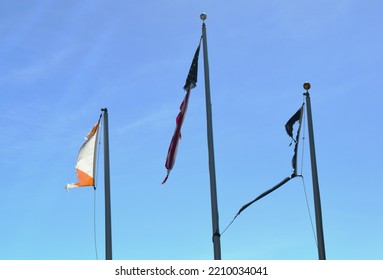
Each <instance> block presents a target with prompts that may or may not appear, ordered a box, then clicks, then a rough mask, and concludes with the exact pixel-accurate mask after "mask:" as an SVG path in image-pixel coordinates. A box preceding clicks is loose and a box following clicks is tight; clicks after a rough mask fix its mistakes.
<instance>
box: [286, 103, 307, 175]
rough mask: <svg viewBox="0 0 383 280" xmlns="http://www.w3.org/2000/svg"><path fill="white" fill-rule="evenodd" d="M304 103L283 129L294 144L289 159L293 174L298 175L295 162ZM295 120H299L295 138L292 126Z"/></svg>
mask: <svg viewBox="0 0 383 280" xmlns="http://www.w3.org/2000/svg"><path fill="white" fill-rule="evenodd" d="M304 105H305V104H302V106H301V108H299V110H298V111H297V112H296V113H295V114H294V115H293V116H292V117H291V118H290V119H289V120H288V121H287V123H286V124H285V129H286V132H287V134H288V135H289V136H290V137H291V139H292V140H293V141H294V142H295V146H294V155H293V158H292V160H291V164H292V166H293V174H294V175H298V166H297V165H298V164H297V154H298V144H299V135H300V131H301V126H302V117H303V108H304ZM296 122H299V126H298V129H297V134H296V136H295V138H294V137H293V127H294V124H295V123H296ZM290 145H291V144H290Z"/></svg>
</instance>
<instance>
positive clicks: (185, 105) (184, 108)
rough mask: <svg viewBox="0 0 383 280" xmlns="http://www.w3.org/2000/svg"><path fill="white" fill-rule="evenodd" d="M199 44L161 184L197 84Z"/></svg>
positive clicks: (170, 163)
mask: <svg viewBox="0 0 383 280" xmlns="http://www.w3.org/2000/svg"><path fill="white" fill-rule="evenodd" d="M200 46H201V41H200V43H199V45H198V47H197V50H196V52H195V54H194V57H193V61H192V64H191V66H190V70H189V73H188V76H187V78H186V82H185V85H184V90H186V95H185V98H184V100H183V101H182V103H181V106H180V112H179V113H178V116H177V118H176V128H175V130H174V133H173V137H172V140H171V142H170V146H169V149H168V155H167V157H166V162H165V167H166V169H167V174H166V177H165V179H164V180H163V181H162V184H165V182H166V181H167V179H168V177H169V174H170V171H171V170H172V168H173V166H174V163H175V160H176V155H177V150H178V143H179V141H180V139H181V127H182V124H183V122H184V119H185V115H186V111H187V108H188V104H189V97H190V91H191V89H192V88H195V87H196V85H197V74H198V57H199V50H200Z"/></svg>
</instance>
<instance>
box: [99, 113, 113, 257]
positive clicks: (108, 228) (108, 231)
mask: <svg viewBox="0 0 383 280" xmlns="http://www.w3.org/2000/svg"><path fill="white" fill-rule="evenodd" d="M101 111H102V112H103V113H104V180H105V181H104V182H105V187H104V188H105V259H106V260H111V259H112V218H111V207H110V170H109V134H108V109H107V108H104V109H101Z"/></svg>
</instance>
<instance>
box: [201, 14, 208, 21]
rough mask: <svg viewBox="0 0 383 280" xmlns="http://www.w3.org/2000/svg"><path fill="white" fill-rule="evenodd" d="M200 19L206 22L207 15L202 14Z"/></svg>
mask: <svg viewBox="0 0 383 280" xmlns="http://www.w3.org/2000/svg"><path fill="white" fill-rule="evenodd" d="M199 17H200V19H202V20H205V19H206V18H207V15H206V14H205V13H202V14H201V15H200V16H199Z"/></svg>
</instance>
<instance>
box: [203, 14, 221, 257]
mask: <svg viewBox="0 0 383 280" xmlns="http://www.w3.org/2000/svg"><path fill="white" fill-rule="evenodd" d="M200 18H201V20H202V21H203V23H202V38H203V58H204V67H205V69H204V72H205V93H206V121H207V144H208V149H209V172H210V196H211V214H212V225H213V244H214V259H215V260H220V259H221V234H220V232H219V222H218V203H217V186H216V178H215V162H214V144H213V121H212V113H211V98H210V80H209V61H208V57H207V38H206V25H205V19H206V18H207V16H206V14H204V13H202V14H201V15H200Z"/></svg>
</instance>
